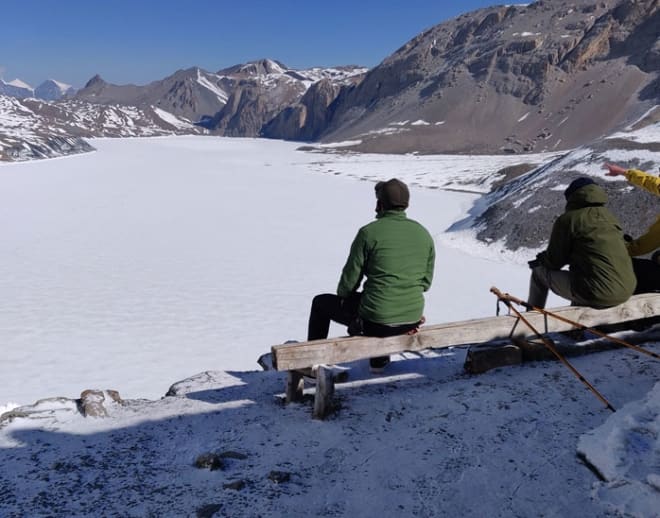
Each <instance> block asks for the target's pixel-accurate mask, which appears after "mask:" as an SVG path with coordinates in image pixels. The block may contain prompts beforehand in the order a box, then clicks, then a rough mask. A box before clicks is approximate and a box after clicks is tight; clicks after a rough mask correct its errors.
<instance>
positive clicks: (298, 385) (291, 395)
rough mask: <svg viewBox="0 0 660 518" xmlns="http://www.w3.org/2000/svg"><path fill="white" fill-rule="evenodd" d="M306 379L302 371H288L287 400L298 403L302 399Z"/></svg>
mask: <svg viewBox="0 0 660 518" xmlns="http://www.w3.org/2000/svg"><path fill="white" fill-rule="evenodd" d="M304 388H305V380H304V379H303V375H302V373H301V372H300V371H288V372H287V378H286V402H287V403H296V402H299V401H302V399H303V390H304Z"/></svg>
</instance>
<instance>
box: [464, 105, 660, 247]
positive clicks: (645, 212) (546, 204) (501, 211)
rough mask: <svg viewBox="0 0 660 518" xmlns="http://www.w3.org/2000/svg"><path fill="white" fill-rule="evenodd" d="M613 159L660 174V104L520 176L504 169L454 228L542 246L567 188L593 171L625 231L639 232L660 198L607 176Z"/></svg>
mask: <svg viewBox="0 0 660 518" xmlns="http://www.w3.org/2000/svg"><path fill="white" fill-rule="evenodd" d="M605 162H614V163H618V164H620V165H623V166H624V167H630V168H636V169H642V170H644V171H647V172H651V173H657V172H658V170H659V169H660V109H656V110H653V111H652V112H650V113H649V114H647V115H646V116H645V117H644V118H643V119H642V120H641V121H639V123H638V124H637V125H635V126H633V127H630V128H628V129H627V130H626V131H623V132H620V133H615V134H613V135H610V136H608V137H607V138H601V139H598V140H595V141H594V142H593V143H591V144H589V145H586V146H582V147H579V148H577V149H575V150H573V151H571V152H569V153H567V154H565V155H563V156H560V157H558V158H555V159H554V160H552V161H550V162H548V163H545V164H543V165H541V166H540V167H538V168H535V169H533V170H532V171H530V172H528V173H525V174H522V175H521V176H518V177H513V176H515V171H513V172H514V174H510V175H509V176H508V177H507V175H506V173H507V172H509V173H511V172H512V170H509V171H502V172H501V181H500V184H499V185H498V186H496V188H495V189H493V191H492V192H491V193H490V194H488V195H487V196H485V197H484V198H483V199H481V200H479V201H478V202H477V204H476V205H475V207H474V209H473V210H472V213H471V215H470V217H468V218H466V219H465V220H464V221H461V222H458V223H456V224H455V225H454V226H453V227H452V230H461V229H464V228H473V229H474V230H475V231H476V235H477V237H478V238H479V239H480V240H481V241H484V242H486V243H493V242H501V243H502V244H503V245H504V247H506V248H508V249H511V250H517V249H519V248H532V249H533V248H538V247H542V246H543V245H544V244H545V243H546V242H547V240H548V238H549V236H550V231H551V228H552V224H553V223H554V220H555V219H556V218H557V216H558V215H559V214H561V213H562V212H563V210H564V206H565V203H566V202H565V200H564V196H563V191H564V190H565V189H566V187H568V184H569V183H570V182H571V181H573V180H574V179H575V178H577V177H579V176H585V175H586V176H592V177H594V179H595V180H596V181H597V182H598V183H599V184H600V185H601V186H602V187H604V188H605V190H606V191H607V194H608V198H609V201H608V207H609V208H610V209H611V210H612V212H613V213H614V214H615V215H616V216H617V217H618V218H619V221H620V222H621V224H622V227H623V229H624V231H625V232H626V233H628V234H630V235H631V236H633V237H639V236H640V235H642V234H643V233H644V232H645V231H646V229H647V228H648V227H649V226H650V225H651V224H652V223H653V222H654V221H655V220H656V218H657V216H658V199H657V197H656V196H653V195H652V194H650V193H648V192H646V191H644V190H643V189H639V188H634V187H632V186H631V185H630V184H629V183H628V182H627V181H625V179H623V178H622V177H607V176H605V175H604V171H603V169H602V166H603V164H604V163H605Z"/></svg>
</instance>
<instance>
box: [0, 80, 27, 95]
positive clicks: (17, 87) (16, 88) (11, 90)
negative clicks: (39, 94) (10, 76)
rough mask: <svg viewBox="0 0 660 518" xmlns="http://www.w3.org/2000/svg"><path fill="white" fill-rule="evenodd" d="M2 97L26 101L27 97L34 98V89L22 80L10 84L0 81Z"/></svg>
mask: <svg viewBox="0 0 660 518" xmlns="http://www.w3.org/2000/svg"><path fill="white" fill-rule="evenodd" d="M0 95H7V96H9V97H16V98H18V99H24V98H25V97H34V89H33V88H32V87H31V86H30V85H29V84H27V83H24V82H23V81H21V80H20V79H14V80H13V81H9V82H5V81H3V80H2V79H0Z"/></svg>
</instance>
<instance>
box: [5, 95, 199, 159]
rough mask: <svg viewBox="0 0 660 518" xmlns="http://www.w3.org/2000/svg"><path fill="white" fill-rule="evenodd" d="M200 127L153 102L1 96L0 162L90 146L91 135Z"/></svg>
mask: <svg viewBox="0 0 660 518" xmlns="http://www.w3.org/2000/svg"><path fill="white" fill-rule="evenodd" d="M204 132H205V130H203V129H202V128H199V127H197V126H194V125H192V124H190V123H189V122H187V121H185V120H183V119H179V118H177V117H176V116H174V115H172V114H171V113H168V112H165V111H164V110H161V109H160V108H157V107H147V108H136V107H131V106H118V105H100V104H92V103H87V102H83V101H80V100H73V99H69V100H61V101H59V102H48V101H41V100H38V99H17V98H15V97H8V96H3V95H0V161H19V160H30V159H36V158H51V157H55V156H61V155H68V154H72V153H81V152H86V151H92V150H93V149H94V148H93V147H92V146H91V145H90V144H89V143H88V142H86V141H85V139H86V138H91V137H141V136H158V135H173V134H196V133H197V134H199V133H204Z"/></svg>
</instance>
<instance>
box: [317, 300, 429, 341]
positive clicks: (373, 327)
mask: <svg viewBox="0 0 660 518" xmlns="http://www.w3.org/2000/svg"><path fill="white" fill-rule="evenodd" d="M360 296H361V294H360V293H355V294H353V295H352V296H351V297H349V298H346V299H344V298H341V297H339V296H337V295H333V294H331V293H324V294H323V295H317V296H316V297H314V300H313V301H312V309H311V311H310V313H309V327H308V328H307V340H321V339H323V338H327V337H328V331H329V330H330V322H331V321H333V322H337V323H339V324H343V325H345V326H348V334H349V335H351V336H355V335H364V336H376V337H379V338H384V337H386V336H395V335H402V334H405V333H407V332H408V331H410V330H411V329H415V328H416V327H418V326H419V322H415V323H414V324H403V325H400V326H389V325H385V324H378V323H376V322H369V321H368V320H362V319H360V318H359V316H358V306H359V305H360Z"/></svg>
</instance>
